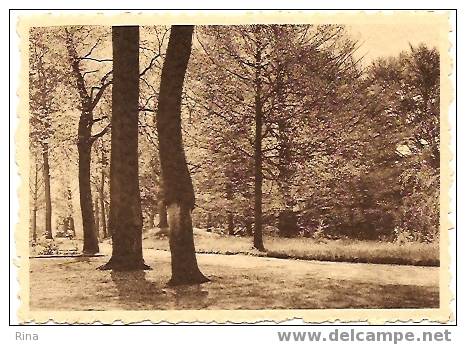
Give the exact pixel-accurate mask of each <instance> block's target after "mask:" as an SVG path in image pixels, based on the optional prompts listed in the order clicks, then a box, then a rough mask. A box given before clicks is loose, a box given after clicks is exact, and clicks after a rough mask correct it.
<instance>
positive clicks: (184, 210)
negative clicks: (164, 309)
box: [157, 25, 209, 285]
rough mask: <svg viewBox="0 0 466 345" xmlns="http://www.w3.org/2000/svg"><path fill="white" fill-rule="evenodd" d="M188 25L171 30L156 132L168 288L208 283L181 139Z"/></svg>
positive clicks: (190, 40) (163, 71) (189, 32)
mask: <svg viewBox="0 0 466 345" xmlns="http://www.w3.org/2000/svg"><path fill="white" fill-rule="evenodd" d="M193 29H194V27H193V26H192V25H183V26H172V27H171V33H170V39H169V41H168V48H167V54H166V57H165V62H164V65H163V69H162V76H161V80H160V92H159V104H158V113H157V132H158V139H159V155H160V165H161V171H162V181H163V186H164V200H165V203H166V204H167V213H168V226H169V229H170V240H169V243H170V252H171V267H172V277H171V279H170V281H169V284H170V285H181V284H199V283H203V282H206V281H208V280H209V279H207V278H206V277H205V276H204V275H203V274H202V273H201V271H200V270H199V267H198V265H197V260H196V254H195V249H194V237H193V227H192V219H191V211H192V209H193V208H194V189H193V184H192V181H191V176H190V174H189V170H188V166H187V164H186V157H185V153H184V148H183V140H182V135H181V93H182V89H183V81H184V76H185V73H186V68H187V65H188V61H189V56H190V54H191V45H192V34H193Z"/></svg>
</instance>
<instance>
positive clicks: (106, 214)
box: [103, 200, 112, 237]
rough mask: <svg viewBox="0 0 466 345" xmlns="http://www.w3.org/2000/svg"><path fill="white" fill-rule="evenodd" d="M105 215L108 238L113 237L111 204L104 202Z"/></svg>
mask: <svg viewBox="0 0 466 345" xmlns="http://www.w3.org/2000/svg"><path fill="white" fill-rule="evenodd" d="M103 210H104V214H105V218H106V219H107V236H108V237H112V229H111V228H110V204H109V203H108V202H107V201H105V200H104V208H103Z"/></svg>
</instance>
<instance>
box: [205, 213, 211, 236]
mask: <svg viewBox="0 0 466 345" xmlns="http://www.w3.org/2000/svg"><path fill="white" fill-rule="evenodd" d="M206 229H207V230H206V231H207V232H212V213H210V212H208V213H207V224H206Z"/></svg>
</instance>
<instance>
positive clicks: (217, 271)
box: [30, 248, 439, 310]
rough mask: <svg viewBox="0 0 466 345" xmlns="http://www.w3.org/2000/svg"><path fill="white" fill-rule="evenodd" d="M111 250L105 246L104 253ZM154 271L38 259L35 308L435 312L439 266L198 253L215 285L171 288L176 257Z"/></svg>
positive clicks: (95, 261) (164, 256) (152, 260)
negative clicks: (106, 268) (112, 269)
mask: <svg viewBox="0 0 466 345" xmlns="http://www.w3.org/2000/svg"><path fill="white" fill-rule="evenodd" d="M106 249H107V248H104V252H105V251H106ZM145 259H146V263H148V264H149V265H150V266H151V267H152V268H153V270H151V271H146V272H125V273H116V272H109V271H98V270H96V269H95V268H96V267H98V266H99V265H101V264H103V263H105V262H106V261H107V260H108V257H96V258H53V259H51V258H41V259H31V260H30V273H31V277H30V284H31V309H34V310H38V309H46V310H47V309H48V310H115V309H131V310H143V309H146V310H153V309H273V308H280V309H282V308H283V309H285V308H286V309H289V308H290V309H318V308H435V307H438V303H439V289H438V272H439V271H438V268H436V267H414V266H390V265H372V264H349V263H330V262H314V261H296V260H280V259H271V258H261V257H251V256H244V255H230V256H225V255H215V254H198V261H199V265H200V267H201V270H202V271H203V272H204V273H205V274H206V275H207V276H209V277H210V278H211V279H212V282H209V283H206V284H203V285H200V286H192V287H178V288H168V287H166V286H165V283H166V282H167V281H168V280H169V278H170V257H169V253H167V252H163V251H155V250H151V251H146V253H145Z"/></svg>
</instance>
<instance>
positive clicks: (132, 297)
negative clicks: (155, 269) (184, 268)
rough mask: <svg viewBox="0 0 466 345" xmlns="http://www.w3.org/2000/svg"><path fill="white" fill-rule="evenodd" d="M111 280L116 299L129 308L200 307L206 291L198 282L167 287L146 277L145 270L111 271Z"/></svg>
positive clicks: (202, 306)
mask: <svg viewBox="0 0 466 345" xmlns="http://www.w3.org/2000/svg"><path fill="white" fill-rule="evenodd" d="M110 276H111V279H112V281H113V283H114V284H115V287H116V289H117V292H118V299H119V302H120V303H121V304H122V305H123V306H124V307H125V308H128V309H134V310H141V309H146V310H155V309H203V308H205V307H206V299H207V297H208V291H207V290H205V289H203V288H202V287H201V286H200V285H194V286H177V287H167V286H166V284H165V282H162V281H152V280H150V279H148V277H147V272H144V271H130V272H118V271H112V272H111V274H110Z"/></svg>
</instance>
